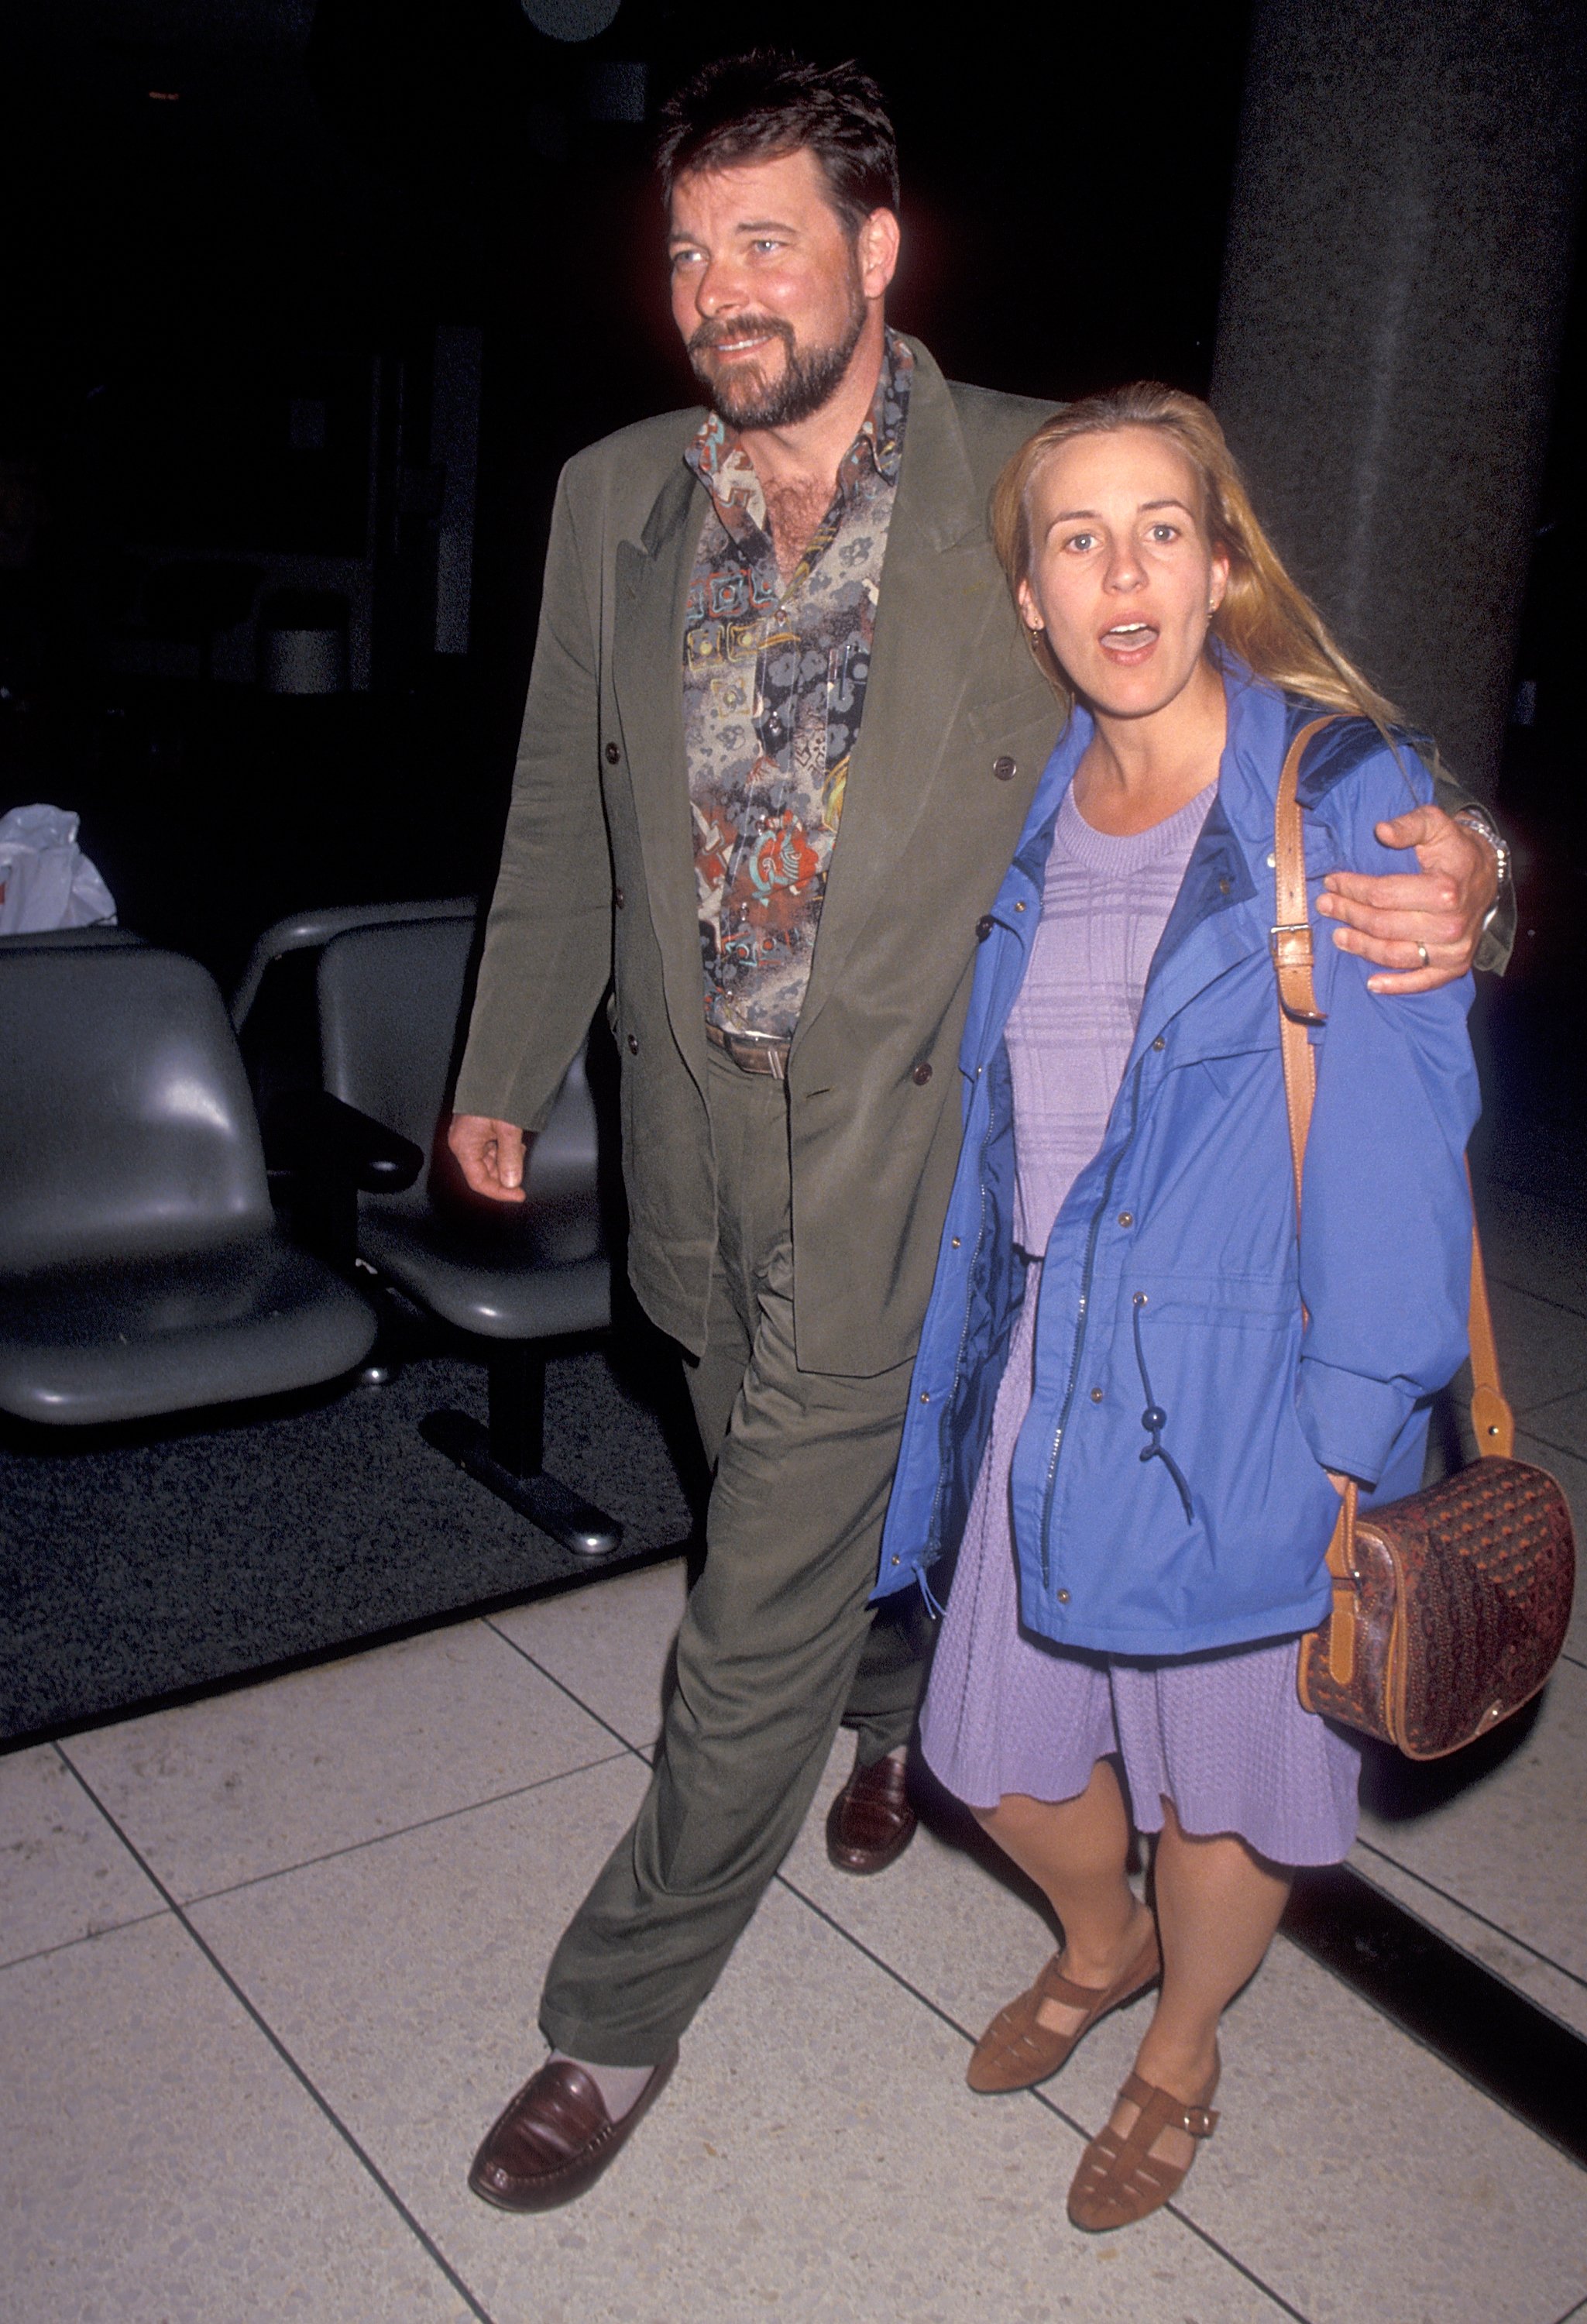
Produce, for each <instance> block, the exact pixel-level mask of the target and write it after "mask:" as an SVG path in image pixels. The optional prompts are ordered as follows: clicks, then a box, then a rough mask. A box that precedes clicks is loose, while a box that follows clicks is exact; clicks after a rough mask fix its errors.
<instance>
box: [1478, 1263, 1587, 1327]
mask: <svg viewBox="0 0 1587 2324" xmlns="http://www.w3.org/2000/svg"><path fill="white" fill-rule="evenodd" d="M1488 1280H1489V1282H1490V1283H1497V1284H1500V1285H1502V1286H1503V1288H1504V1289H1505V1290H1506V1291H1513V1292H1515V1293H1517V1295H1518V1296H1519V1297H1520V1298H1522V1299H1536V1302H1537V1304H1538V1305H1539V1306H1540V1307H1552V1308H1553V1309H1554V1310H1555V1314H1560V1315H1574V1316H1575V1318H1576V1320H1577V1322H1578V1323H1587V1309H1583V1308H1581V1307H1573V1306H1572V1305H1571V1303H1570V1301H1569V1300H1568V1299H1551V1298H1550V1297H1549V1296H1548V1294H1547V1292H1546V1291H1534V1290H1533V1289H1532V1287H1531V1286H1530V1285H1529V1284H1526V1283H1517V1282H1515V1281H1514V1280H1513V1279H1512V1277H1509V1276H1508V1275H1490V1277H1489V1278H1488Z"/></svg>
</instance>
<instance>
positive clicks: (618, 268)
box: [0, 0, 1587, 974]
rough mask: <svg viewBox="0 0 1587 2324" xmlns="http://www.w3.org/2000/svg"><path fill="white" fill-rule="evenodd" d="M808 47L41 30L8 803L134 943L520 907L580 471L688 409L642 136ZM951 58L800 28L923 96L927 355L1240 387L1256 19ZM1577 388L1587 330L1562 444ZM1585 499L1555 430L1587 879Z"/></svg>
mask: <svg viewBox="0 0 1587 2324" xmlns="http://www.w3.org/2000/svg"><path fill="white" fill-rule="evenodd" d="M557 5H560V6H561V7H562V9H563V11H564V22H565V23H566V22H567V21H568V18H567V12H568V11H569V10H571V11H572V13H573V14H575V15H576V14H577V5H578V0H549V6H550V14H551V16H552V17H555V14H556V8H557ZM541 14H542V17H544V16H545V15H546V14H547V7H546V5H543V0H542V5H541ZM785 22H786V20H785V18H784V16H783V14H782V12H780V11H773V10H770V9H765V8H756V7H749V8H746V9H743V10H741V11H740V12H738V13H737V14H735V15H734V18H733V21H732V23H731V26H730V27H724V26H722V25H721V24H720V23H712V24H711V25H710V26H709V27H708V29H706V30H704V31H703V30H702V27H703V23H704V20H703V19H702V18H701V16H700V14H699V12H697V11H696V10H688V9H685V8H683V7H681V6H676V5H669V0H623V5H622V6H621V8H620V9H619V10H618V11H617V13H616V14H615V17H614V21H613V22H612V23H611V24H610V25H609V27H608V28H607V29H606V30H605V31H604V32H601V33H600V34H599V36H598V37H597V38H595V39H594V40H591V41H587V42H567V41H561V40H556V39H552V38H550V37H548V36H547V35H546V34H545V33H544V32H540V31H539V30H537V29H536V28H535V25H534V24H533V23H531V21H530V20H529V17H528V16H527V15H526V14H525V13H524V10H523V9H522V8H521V7H520V6H519V5H518V0H423V5H420V0H319V5H318V7H316V6H315V5H313V0H51V6H50V7H49V8H48V9H30V8H24V7H22V6H19V5H15V0H13V5H12V7H11V9H10V12H9V14H8V15H7V16H6V18H5V20H4V22H3V23H0V148H3V153H4V160H3V163H0V166H3V168H4V171H5V202H6V211H7V216H8V217H9V219H10V221H11V226H12V231H11V234H10V236H9V242H10V250H9V254H8V268H7V290H6V306H7V315H6V329H5V335H4V354H3V355H0V689H3V691H0V808H4V807H8V806H11V805H14V804H18V803H21V802H23V801H24V800H27V799H32V798H51V799H54V800H56V801H57V802H58V803H59V804H60V805H62V806H65V807H74V808H76V809H77V810H78V812H79V813H80V814H81V815H82V816H83V824H84V828H83V838H84V842H85V844H87V845H88V849H89V851H90V853H93V854H94V855H95V856H96V858H97V860H98V861H99V862H100V863H101V865H102V868H103V869H104V870H105V871H106V876H107V877H108V879H109V881H110V884H111V886H112V889H113V890H115V893H116V894H117V896H118V899H120V901H121V904H122V912H123V918H125V919H126V920H127V921H129V922H130V923H131V924H133V925H134V926H137V927H141V928H143V930H144V931H145V932H146V933H148V934H150V935H152V936H159V937H163V938H166V939H168V940H171V941H175V942H178V943H180V944H183V945H187V946H189V947H190V948H192V949H195V950H197V951H198V953H199V954H201V955H202V956H203V957H205V958H206V959H208V961H210V963H211V964H213V965H215V966H216V967H217V970H219V971H220V972H221V973H223V974H226V973H231V972H233V971H235V968H236V967H237V965H238V964H240V961H241V958H242V957H243V955H244V954H245V951H246V949H247V945H248V943H249V941H250V939H251V937H252V936H253V935H254V933H255V932H256V931H257V929H258V928H259V927H261V926H262V925H263V923H264V922H265V921H266V920H268V919H269V918H272V917H274V916H275V915H277V914H278V913H280V912H281V911H285V910H287V909H290V908H295V907H299V906H301V905H305V904H309V903H318V902H328V901H336V900H351V899H361V898H365V897H373V896H382V895H387V896H404V895H425V894H432V895H433V894H444V893H448V892H460V891H465V890H471V889H474V888H476V887H478V886H479V885H481V884H482V883H486V882H488V880H489V877H490V872H491V868H492V863H493V859H494V845H495V840H496V835H497V831H498V829H499V823H500V816H501V812H502V807H503V799H504V790H505V784H506V780H507V778H508V773H509V769H510V760H511V752H512V737H513V733H514V731H515V726H516V721H517V717H518V713H519V709H520V706H521V696H522V688H523V684H524V681H525V678H526V676H527V669H528V658H529V650H530V645H531V638H532V624H533V617H534V612H535V600H536V595H537V586H538V567H539V561H540V551H541V549H542V547H543V539H544V526H545V519H546V514H547V511H548V508H549V497H550V493H551V490H552V487H553V485H554V482H555V476H556V473H557V469H558V466H559V464H560V462H561V461H562V459H563V458H565V457H567V454H568V453H569V452H570V451H571V450H573V449H574V448H576V447H577V446H578V445H580V444H583V443H585V442H587V441H588V440H590V439H591V438H593V437H595V436H598V435H600V434H602V433H604V431H605V430H607V429H611V428H613V427H616V426H619V425H621V424H622V423H623V422H624V421H625V420H630V419H632V418H635V417H638V416H640V415H641V414H642V413H644V412H647V411H650V410H656V409H658V408H661V407H664V406H666V405H668V404H671V403H676V402H678V401H689V400H692V395H691V388H690V383H689V381H688V378H687V372H686V370H685V367H684V365H683V364H682V360H681V357H680V355H679V354H678V350H677V348H676V346H675V344H674V342H673V339H672V337H671V330H670V325H669V321H668V319H667V315H666V309H665V300H664V287H663V281H662V274H661V268H660V218H659V215H658V212H657V210H656V207H655V203H654V197H653V194H652V192H651V189H650V178H649V170H648V162H647V152H646V149H647V143H648V137H649V130H648V128H647V126H646V125H645V123H644V121H643V120H642V119H641V118H636V117H634V116H635V115H639V114H640V113H641V108H648V109H650V110H653V106H654V103H655V100H656V98H657V96H658V95H659V94H660V92H661V91H664V90H665V89H666V88H668V87H669V85H670V84H671V83H672V82H673V81H674V80H675V79H676V78H678V77H679V76H680V75H681V73H682V72H683V71H685V70H687V69H688V67H689V66H691V65H692V64H693V63H695V62H697V60H699V59H700V58H701V57H702V56H703V55H705V54H707V53H710V52H712V51H714V50H715V49H718V48H720V47H721V46H722V45H724V43H731V44H733V45H747V44H748V43H749V42H752V41H753V40H755V39H757V38H777V37H779V36H780V35H781V36H783V37H786V33H785V32H784V25H785ZM962 26H963V29H962V31H959V32H955V30H954V29H953V27H952V25H951V24H948V25H947V26H946V29H944V30H937V28H936V27H937V20H935V19H934V20H933V29H932V30H931V31H930V32H926V31H924V30H922V29H921V20H920V19H919V18H918V17H913V16H911V15H910V14H909V13H908V12H906V13H905V14H904V15H903V16H901V17H900V18H898V19H897V20H896V36H893V37H890V28H889V27H888V26H887V24H886V23H885V21H884V20H883V19H881V18H876V19H865V20H858V19H856V17H855V15H854V14H853V10H852V9H848V10H839V9H837V8H834V7H826V6H820V5H815V6H808V7H807V8H805V9H804V10H802V11H801V12H800V14H799V17H798V42H799V45H800V46H801V48H802V49H804V50H805V51H807V53H810V54H813V55H816V56H817V57H818V58H821V59H824V60H825V59H833V58H836V57H839V56H843V55H847V54H850V53H853V52H854V51H856V49H857V51H858V52H859V53H860V54H861V56H862V57H863V60H864V61H865V62H866V63H868V64H869V65H870V67H871V68H872V69H873V70H874V71H875V72H876V73H877V75H878V77H879V78H881V81H882V82H883V85H884V86H885V88H886V89H887V91H888V93H889V96H890V98H891V100H892V103H893V106H894V108H895V112H896V115H897V119H898V123H899V128H900V139H901V144H902V150H903V158H904V166H905V184H906V193H905V203H904V213H905V216H904V223H905V228H906V244H905V259H904V264H903V267H902V270H901V272H900V280H899V284H898V291H897V295H896V299H895V302H894V312H895V316H896V318H897V319H898V321H899V322H900V323H901V324H902V325H903V326H905V327H908V328H910V329H914V330H918V332H920V333H921V334H922V335H923V336H924V337H926V338H927V340H928V342H929V343H930V344H931V346H933V348H934V350H935V352H936V353H937V355H938V357H939V358H940V359H941V360H942V361H943V363H944V364H945V365H946V368H947V369H948V370H949V371H950V372H951V373H954V374H957V375H959V376H961V377H970V378H974V379H980V380H983V381H985V382H987V383H991V384H995V385H1000V386H1005V387H1009V388H1014V389H1020V390H1022V391H1024V392H1029V393H1032V394H1035V395H1038V396H1051V397H1052V398H1053V399H1054V400H1055V401H1056V400H1059V399H1061V398H1062V397H1064V396H1066V395H1070V394H1073V393H1075V392H1082V391H1084V390H1085V389H1087V388H1089V387H1092V386H1093V385H1098V384H1102V383H1107V382H1110V381H1113V380H1117V379H1120V378H1124V377H1130V376H1139V375H1142V374H1150V375H1155V376H1158V377H1163V378H1167V379H1169V380H1173V381H1176V382H1177V383H1182V384H1185V385H1186V386H1189V387H1192V388H1195V389H1198V390H1204V389H1205V388H1206V386H1207V384H1208V382H1209V380H1210V378H1211V376H1212V370H1213V335H1214V327H1215V322H1216V317H1217V311H1218V299H1219V289H1220V279H1221V272H1222V265H1223V248H1224V233H1225V220H1226V215H1227V210H1228V204H1229V198H1230V188H1231V183H1232V177H1233V172H1234V164H1235V152H1236V139H1237V132H1238V125H1239V121H1240V111H1241V85H1242V69H1243V62H1244V59H1245V56H1246V52H1247V47H1248V40H1249V32H1250V24H1249V21H1248V11H1247V9H1246V7H1245V6H1243V5H1241V0H1209V5H1204V6H1202V7H1200V8H1198V9H1195V10H1186V9H1185V8H1184V7H1182V6H1167V5H1155V0H1144V5H1140V6H1138V7H1136V8H1133V9H1131V10H1130V12H1129V13H1128V17H1127V20H1122V19H1121V18H1120V17H1119V16H1118V15H1117V14H1116V13H1115V14H1111V15H1106V16H1103V17H1098V16H1097V15H1096V14H1095V12H1089V11H1086V12H1083V11H1080V10H1077V9H1076V10H1069V11H1066V10H1063V9H1060V8H1055V7H1053V6H1052V5H1039V6H1038V5H1018V4H1017V0H1010V5H1001V6H994V7H991V8H987V9H983V10H980V11H977V12H976V13H975V14H974V15H973V17H972V16H971V15H970V14H969V13H968V12H964V14H963V17H962ZM856 33H860V34H866V35H869V37H865V38H859V39H857V38H856ZM438 327H443V328H445V329H447V330H449V331H450V332H451V333H452V334H453V338H452V340H451V341H450V342H448V344H452V345H456V344H457V334H458V333H459V332H462V333H465V334H466V333H469V332H476V333H478V334H480V335H481V336H480V337H479V339H478V342H477V345H478V346H479V347H480V348H481V349H482V351H483V367H482V374H481V376H482V379H483V395H482V400H481V406H480V413H479V418H480V436H479V449H478V468H477V478H476V483H477V491H476V493H475V500H474V526H473V558H472V567H471V575H470V579H471V587H470V590H469V594H468V599H467V607H466V611H467V650H466V652H457V651H452V652H438V651H437V650H435V646H436V637H437V620H436V603H435V586H436V585H435V578H434V567H435V560H436V541H437V537H438V528H440V527H441V526H442V524H443V522H444V521H446V520H445V514H444V511H443V508H442V505H441V499H442V494H443V492H444V490H445V489H446V487H445V481H444V478H443V476H442V468H443V466H445V464H444V463H442V462H439V461H438V459H437V457H436V440H437V439H436V429H437V424H438V423H437V420H436V410H437V404H438V397H439V398H440V399H441V400H443V401H444V398H445V395H446V393H447V377H448V376H449V374H446V373H445V365H444V364H441V363H440V359H439V358H438V340H437V330H438ZM1584 363H1587V347H1584V345H1583V332H1582V322H1581V316H1580V312H1579V303H1578V309H1574V310H1573V314H1572V318H1571V321H1570V326H1569V330H1568V333H1567V342H1566V355H1565V368H1564V390H1563V392H1562V394H1561V397H1560V399H1559V401H1558V402H1557V405H1556V411H1557V412H1558V413H1560V414H1566V413H1568V412H1569V411H1570V410H1572V409H1573V406H1574V405H1578V404H1579V400H1580V384H1581V382H1582V376H1583V369H1584ZM1298 457H1304V453H1302V454H1300V455H1299V456H1298ZM454 481H455V480H454ZM1584 481H1587V480H1584V478H1583V474H1582V455H1581V453H1580V450H1579V447H1578V442H1577V438H1576V434H1575V431H1574V430H1573V429H1572V428H1571V427H1569V426H1568V425H1565V424H1562V423H1561V422H1560V421H1559V420H1556V424H1555V431H1554V437H1553V451H1552V454H1551V465H1550V467H1549V471H1548V475H1547V479H1546V481H1545V488H1544V507H1543V513H1542V522H1543V525H1544V528H1545V530H1544V532H1543V535H1542V543H1543V545H1542V548H1541V550H1540V553H1539V555H1538V557H1537V558H1536V561H1535V565H1534V571H1533V581H1532V595H1531V598H1530V601H1529V607H1528V614H1527V625H1526V628H1525V630H1524V632H1523V641H1522V648H1521V661H1520V666H1519V668H1518V672H1517V675H1518V678H1519V679H1524V680H1525V681H1526V682H1527V685H1528V686H1529V687H1530V688H1531V692H1530V693H1529V694H1528V695H1527V696H1526V698H1525V706H1526V714H1527V716H1528V717H1529V718H1530V719H1531V721H1532V723H1531V724H1529V725H1528V726H1527V727H1525V728H1523V729H1521V730H1518V734H1516V735H1513V736H1512V737H1511V743H1512V748H1511V750H1510V752H1509V761H1507V768H1508V772H1507V782H1508V785H1509V796H1510V799H1511V804H1512V807H1513V809H1514V811H1515V812H1516V814H1517V815H1518V817H1519V824H1520V826H1521V827H1522V830H1523V835H1526V833H1528V832H1530V831H1532V830H1533V829H1534V828H1535V827H1536V828H1537V829H1539V830H1544V829H1546V834H1547V837H1546V852H1547V853H1549V855H1550V859H1551V861H1553V862H1559V861H1560V860H1562V859H1561V857H1560V849H1561V847H1562V845H1563V846H1564V847H1565V851H1566V854H1565V860H1568V861H1570V862H1574V861H1576V860H1579V855H1580V850H1579V847H1578V845H1577V842H1576V839H1575V837H1574V836H1571V835H1574V834H1576V833H1577V832H1578V830H1579V809H1578V807H1576V804H1575V796H1574V792H1573V789H1570V787H1569V786H1567V785H1566V784H1565V782H1564V779H1563V777H1556V775H1555V771H1554V770H1555V755H1552V754H1551V746H1550V745H1549V743H1548V735H1549V733H1550V732H1551V729H1552V731H1555V733H1558V734H1559V735H1560V736H1561V737H1563V736H1564V732H1565V729H1566V725H1567V723H1568V720H1569V716H1570V703H1569V690H1568V684H1567V674H1568V671H1569V669H1570V666H1571V660H1572V659H1573V645H1574V641H1575V639H1576V637H1577V636H1578V635H1579V634H1580V630H1581V623H1582V613H1583V612H1584V611H1587V607H1584V606H1583V603H1582V599H1583V590H1582V580H1581V568H1580V562H1579V560H1578V559H1577V558H1575V556H1574V554H1573V549H1572V547H1571V545H1570V544H1571V542H1572V540H1573V533H1574V530H1575V527H1576V525H1577V522H1578V521H1579V518H1580V515H1581V512H1582V505H1583V491H1584ZM194 567H199V568H202V569H201V570H200V571H199V572H198V574H197V576H196V577H195V574H194V571H193V568H194ZM177 568H180V569H177ZM217 568H223V569H217ZM224 568H229V569H230V579H229V583H228V581H227V577H226V570H225V569H224ZM328 578H329V580H330V582H331V583H333V584H334V585H335V587H336V589H337V590H339V591H340V592H341V594H342V596H343V598H344V599H346V602H347V603H348V604H350V605H351V607H352V611H351V613H350V614H349V617H348V618H349V621H350V623H351V633H350V670H349V674H350V676H351V677H352V678H355V680H356V679H359V678H367V681H368V683H367V684H366V685H364V684H355V685H353V686H352V687H349V689H348V690H347V691H345V692H340V693H337V694H333V695H327V696H319V697H310V698H292V697H290V696H279V695H273V694H272V693H270V692H269V691H268V690H267V689H266V688H265V687H262V686H261V685H260V683H259V682H258V678H259V673H260V669H261V662H260V621H261V608H262V607H263V606H265V605H266V604H277V603H279V602H280V601H281V593H282V592H283V591H287V592H288V593H290V592H291V590H293V589H297V590H298V591H299V592H300V591H301V589H302V588H304V587H310V588H312V587H319V588H320V589H321V591H322V594H323V587H324V585H325V584H326V583H327V579H328ZM228 586H229V587H230V590H231V592H232V595H231V596H230V597H229V598H228V597H227V595H226V590H227V587H228ZM238 604H241V605H242V607H243V613H242V615H241V616H240V617H238V618H233V619H231V620H230V621H228V622H224V623H223V622H221V620H220V616H221V615H222V614H233V615H235V610H236V606H237V605H238ZM207 624H208V626H207ZM1561 747H1562V749H1563V742H1562V746H1561ZM1567 790H1569V791H1570V795H1569V796H1568V797H1567V796H1566V792H1567ZM1562 829H1564V830H1565V831H1566V833H1567V841H1565V842H1562V840H1561V839H1560V837H1559V833H1560V831H1561V830H1562ZM1567 842H1568V844H1567Z"/></svg>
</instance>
